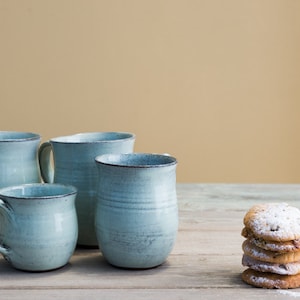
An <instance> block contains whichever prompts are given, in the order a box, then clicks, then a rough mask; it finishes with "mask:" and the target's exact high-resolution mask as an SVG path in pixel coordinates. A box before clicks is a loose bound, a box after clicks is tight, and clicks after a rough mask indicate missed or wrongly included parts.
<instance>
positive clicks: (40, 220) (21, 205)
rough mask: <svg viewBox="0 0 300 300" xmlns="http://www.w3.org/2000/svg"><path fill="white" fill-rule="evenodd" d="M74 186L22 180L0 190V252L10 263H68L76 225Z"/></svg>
mask: <svg viewBox="0 0 300 300" xmlns="http://www.w3.org/2000/svg"><path fill="white" fill-rule="evenodd" d="M76 194H77V190H76V188H75V187H73V186H66V185H60V184H42V183H35V184H23V185H19V186H12V187H7V188H3V189H1V190H0V253H1V254H2V255H3V256H4V258H5V259H6V260H8V261H9V262H10V263H11V264H12V266H13V267H15V268H16V269H20V270H24V271H48V270H52V269H57V268H60V267H62V266H64V265H65V264H67V263H68V261H69V259H70V257H71V255H72V254H73V252H74V250H75V247H76V242H77V236H78V225H77V216H76V210H75V197H76Z"/></svg>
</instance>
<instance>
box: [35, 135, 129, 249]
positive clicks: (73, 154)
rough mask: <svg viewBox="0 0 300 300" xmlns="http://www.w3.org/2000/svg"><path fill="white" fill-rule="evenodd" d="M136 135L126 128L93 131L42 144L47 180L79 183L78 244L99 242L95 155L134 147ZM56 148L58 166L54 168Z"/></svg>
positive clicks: (90, 245)
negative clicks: (97, 233)
mask: <svg viewBox="0 0 300 300" xmlns="http://www.w3.org/2000/svg"><path fill="white" fill-rule="evenodd" d="M134 142H135V135H134V134H132V133H126V132H92V133H79V134H74V135H70V136H62V137H57V138H52V139H51V140H50V141H49V142H45V143H43V144H42V145H41V147H40V150H39V161H40V167H41V174H42V178H43V179H44V181H45V182H49V183H51V182H57V183H63V184H71V185H74V186H76V187H77V189H78V195H77V198H76V210H77V216H78V226H79V233H78V244H79V245H82V246H88V247H95V246H98V243H97V239H96V234H95V228H94V218H95V216H94V215H95V203H96V194H97V190H96V189H97V183H98V172H97V167H96V164H95V157H96V156H97V155H100V154H105V153H129V152H132V151H133V147H134ZM51 151H53V160H54V170H53V168H51V163H50V162H51V160H50V158H51V155H50V154H51Z"/></svg>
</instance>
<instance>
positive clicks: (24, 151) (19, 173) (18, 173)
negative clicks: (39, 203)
mask: <svg viewBox="0 0 300 300" xmlns="http://www.w3.org/2000/svg"><path fill="white" fill-rule="evenodd" d="M40 140H41V138H40V135H38V134H36V133H30V132H18V131H0V188H2V187H6V186H11V185H18V184H23V183H37V182H41V178H40V170H39V165H38V160H37V152H38V147H39V144H40Z"/></svg>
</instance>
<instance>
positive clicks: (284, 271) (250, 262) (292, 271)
mask: <svg viewBox="0 0 300 300" xmlns="http://www.w3.org/2000/svg"><path fill="white" fill-rule="evenodd" d="M242 265H243V266H245V267H249V268H251V269H252V270H256V271H259V272H268V273H275V274H280V275H296V274H299V273H300V262H299V261H298V262H293V263H287V264H274V263H269V262H266V261H260V260H257V259H254V258H252V257H250V256H248V255H245V254H244V255H243V258H242Z"/></svg>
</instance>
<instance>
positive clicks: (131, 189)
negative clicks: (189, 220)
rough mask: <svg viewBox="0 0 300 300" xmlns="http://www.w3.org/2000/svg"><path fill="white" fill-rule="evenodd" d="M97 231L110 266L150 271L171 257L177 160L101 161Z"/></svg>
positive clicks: (130, 157)
mask: <svg viewBox="0 0 300 300" xmlns="http://www.w3.org/2000/svg"><path fill="white" fill-rule="evenodd" d="M96 163H97V166H98V171H99V182H98V198H97V205H96V218H95V228H96V233H97V239H98V243H99V247H100V249H101V251H102V254H103V256H104V257H105V258H106V259H107V261H108V262H109V263H111V264H112V265H114V266H117V267H122V268H134V269H136V268H138V269H139V268H142V269H143V268H151V267H155V266H158V265H160V264H162V263H163V262H164V261H165V260H166V259H167V257H168V255H169V254H170V252H171V250H172V248H173V246H174V243H175V239H176V235H177V230H178V207H177V197H176V165H177V161H176V159H175V158H174V157H171V156H165V155H159V154H141V153H132V154H120V155H117V154H107V155H102V156H98V157H97V158H96Z"/></svg>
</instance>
